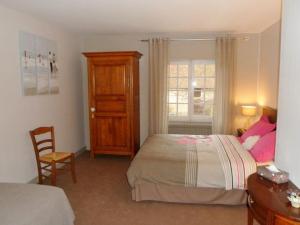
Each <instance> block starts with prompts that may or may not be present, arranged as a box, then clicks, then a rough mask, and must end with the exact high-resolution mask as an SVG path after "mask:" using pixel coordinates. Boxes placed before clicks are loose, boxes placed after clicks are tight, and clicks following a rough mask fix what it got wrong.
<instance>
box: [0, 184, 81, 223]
mask: <svg viewBox="0 0 300 225" xmlns="http://www.w3.org/2000/svg"><path fill="white" fill-rule="evenodd" d="M74 219H75V217H74V213H73V210H72V208H71V206H70V203H69V201H68V199H67V197H66V195H65V193H64V191H63V190H62V189H60V188H57V187H52V186H43V185H36V184H11V183H0V220H1V225H12V224H13V225H53V224H55V225H73V224H74Z"/></svg>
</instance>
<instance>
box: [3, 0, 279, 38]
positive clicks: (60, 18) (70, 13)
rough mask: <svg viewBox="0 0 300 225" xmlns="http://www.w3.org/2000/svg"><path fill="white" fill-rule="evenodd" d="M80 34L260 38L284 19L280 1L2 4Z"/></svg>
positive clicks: (28, 0) (35, 0) (10, 0)
mask: <svg viewBox="0 0 300 225" xmlns="http://www.w3.org/2000/svg"><path fill="white" fill-rule="evenodd" d="M0 4H2V5H5V6H7V7H10V8H13V9H16V10H19V11H23V12H26V13H30V14H33V15H35V16H38V17H40V18H43V19H45V20H47V21H50V22H54V23H57V24H60V25H61V26H63V27H65V28H67V29H70V30H72V31H73V32H77V33H85V34H123V33H126V34H129V33H158V32H234V33H256V32H261V31H262V30H264V29H265V28H266V27H268V26H270V25H272V24H273V23H275V22H277V21H278V20H279V19H280V15H281V12H280V11H281V0H48V1H46V0H25V1H24V0H0Z"/></svg>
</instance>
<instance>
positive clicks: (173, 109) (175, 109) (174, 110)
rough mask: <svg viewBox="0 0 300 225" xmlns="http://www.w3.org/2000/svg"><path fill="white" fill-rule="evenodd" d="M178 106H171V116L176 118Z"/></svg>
mask: <svg viewBox="0 0 300 225" xmlns="http://www.w3.org/2000/svg"><path fill="white" fill-rule="evenodd" d="M176 112H177V108H176V104H169V116H176Z"/></svg>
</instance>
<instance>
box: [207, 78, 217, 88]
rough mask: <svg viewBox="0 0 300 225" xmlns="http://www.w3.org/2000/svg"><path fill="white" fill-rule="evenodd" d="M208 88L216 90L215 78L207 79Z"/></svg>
mask: <svg viewBox="0 0 300 225" xmlns="http://www.w3.org/2000/svg"><path fill="white" fill-rule="evenodd" d="M205 86H206V88H215V78H206V82H205Z"/></svg>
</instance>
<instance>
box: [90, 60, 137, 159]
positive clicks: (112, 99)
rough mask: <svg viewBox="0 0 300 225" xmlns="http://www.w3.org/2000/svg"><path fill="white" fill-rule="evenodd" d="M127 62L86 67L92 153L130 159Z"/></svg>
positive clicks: (93, 62)
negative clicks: (128, 156)
mask: <svg viewBox="0 0 300 225" xmlns="http://www.w3.org/2000/svg"><path fill="white" fill-rule="evenodd" d="M130 93H131V90H130V60H128V59H124V58H123V59H122V58H118V57H114V58H110V59H105V58H100V59H93V60H91V61H90V63H89V103H90V132H91V134H90V135H91V148H92V152H93V153H107V154H118V155H130V154H132V151H131V141H130V121H129V113H130V110H129V108H128V106H129V105H130V104H129V102H130Z"/></svg>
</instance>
